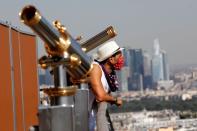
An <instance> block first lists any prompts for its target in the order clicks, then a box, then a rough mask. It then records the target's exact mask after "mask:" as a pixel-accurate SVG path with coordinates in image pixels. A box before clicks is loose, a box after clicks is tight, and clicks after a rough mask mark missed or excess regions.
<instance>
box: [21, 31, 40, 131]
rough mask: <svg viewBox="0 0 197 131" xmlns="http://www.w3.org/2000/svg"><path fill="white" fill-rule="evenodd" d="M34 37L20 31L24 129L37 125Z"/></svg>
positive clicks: (37, 101) (36, 79)
mask: <svg viewBox="0 0 197 131" xmlns="http://www.w3.org/2000/svg"><path fill="white" fill-rule="evenodd" d="M36 50H37V49H36V37H35V36H32V35H29V34H25V33H20V57H21V65H22V89H23V101H24V118H25V129H26V130H28V129H29V127H30V126H32V125H38V119H37V113H38V104H39V100H38V92H39V91H38V77H37V56H36V55H35V54H36Z"/></svg>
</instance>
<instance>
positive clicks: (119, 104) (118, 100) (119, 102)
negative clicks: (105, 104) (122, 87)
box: [116, 98, 123, 106]
mask: <svg viewBox="0 0 197 131" xmlns="http://www.w3.org/2000/svg"><path fill="white" fill-rule="evenodd" d="M122 103H123V102H122V99H121V98H117V100H116V105H117V106H122Z"/></svg>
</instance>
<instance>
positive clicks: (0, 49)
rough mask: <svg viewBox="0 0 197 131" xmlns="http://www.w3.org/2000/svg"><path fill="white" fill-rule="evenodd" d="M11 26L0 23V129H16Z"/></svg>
mask: <svg viewBox="0 0 197 131" xmlns="http://www.w3.org/2000/svg"><path fill="white" fill-rule="evenodd" d="M10 59H11V58H10V43H9V27H8V26H6V25H3V24H0V103H1V108H0V130H1V131H14V109H13V96H12V82H13V80H12V75H11V73H12V72H11V61H10Z"/></svg>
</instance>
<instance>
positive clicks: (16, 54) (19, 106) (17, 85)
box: [11, 28, 25, 131]
mask: <svg viewBox="0 0 197 131" xmlns="http://www.w3.org/2000/svg"><path fill="white" fill-rule="evenodd" d="M19 34H20V33H19V32H18V31H17V30H15V29H13V28H12V30H11V38H12V39H11V41H12V49H13V66H14V68H13V70H14V89H15V103H16V123H17V124H16V129H17V131H24V129H25V127H24V123H25V122H24V117H23V116H24V115H23V113H24V111H23V96H22V83H21V80H22V79H21V75H22V74H21V62H20V45H19Z"/></svg>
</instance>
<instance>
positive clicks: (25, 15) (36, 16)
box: [19, 5, 41, 25]
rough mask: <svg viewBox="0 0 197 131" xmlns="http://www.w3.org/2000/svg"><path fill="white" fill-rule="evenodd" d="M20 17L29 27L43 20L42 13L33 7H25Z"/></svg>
mask: <svg viewBox="0 0 197 131" xmlns="http://www.w3.org/2000/svg"><path fill="white" fill-rule="evenodd" d="M19 15H20V19H21V20H22V22H23V23H25V24H27V25H34V24H36V23H38V22H39V21H40V19H41V15H40V13H39V12H38V10H37V9H36V8H35V7H34V6H32V5H29V6H25V7H24V8H23V9H22V11H21V12H20V14H19Z"/></svg>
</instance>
